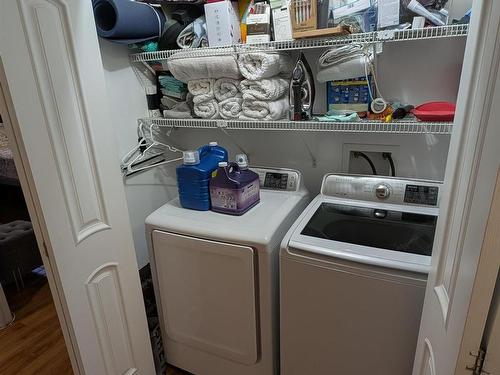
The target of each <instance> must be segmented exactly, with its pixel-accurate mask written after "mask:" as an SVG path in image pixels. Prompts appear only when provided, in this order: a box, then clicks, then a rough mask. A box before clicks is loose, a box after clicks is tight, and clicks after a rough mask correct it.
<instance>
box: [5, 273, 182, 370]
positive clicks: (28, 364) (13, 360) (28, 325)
mask: <svg viewBox="0 0 500 375" xmlns="http://www.w3.org/2000/svg"><path fill="white" fill-rule="evenodd" d="M25 282H26V283H27V286H26V288H25V289H23V290H21V292H17V291H15V290H13V289H12V288H7V290H6V294H7V298H8V300H9V305H10V308H11V310H12V311H13V312H15V314H16V320H15V321H14V324H13V325H11V326H10V327H7V328H6V329H4V330H0V375H35V374H36V375H71V374H73V371H72V369H71V363H70V360H69V357H68V352H67V351H66V344H65V343H64V338H63V335H62V332H61V327H60V325H59V320H58V319H57V314H56V310H55V307H54V304H53V302H52V296H51V294H50V289H49V285H48V284H47V282H46V280H44V279H43V278H42V279H41V278H38V279H36V278H35V279H31V280H26V281H25ZM165 375H191V374H190V373H188V372H186V371H183V370H181V369H178V368H176V367H173V366H168V368H167V372H166V374H165Z"/></svg>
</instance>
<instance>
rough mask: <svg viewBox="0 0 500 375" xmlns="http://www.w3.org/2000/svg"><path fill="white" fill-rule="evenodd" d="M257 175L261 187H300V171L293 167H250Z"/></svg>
mask: <svg viewBox="0 0 500 375" xmlns="http://www.w3.org/2000/svg"><path fill="white" fill-rule="evenodd" d="M250 169H251V170H252V171H254V172H255V173H257V174H258V175H259V180H260V187H261V188H262V189H269V190H280V191H297V190H298V189H299V187H300V183H301V181H300V173H299V172H298V171H295V170H293V169H280V168H260V167H250Z"/></svg>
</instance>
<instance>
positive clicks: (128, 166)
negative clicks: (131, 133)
mask: <svg viewBox="0 0 500 375" xmlns="http://www.w3.org/2000/svg"><path fill="white" fill-rule="evenodd" d="M143 126H144V123H143V122H142V121H140V122H139V128H138V131H137V132H138V135H139V138H140V141H139V142H138V144H137V145H135V146H134V147H133V148H132V149H131V150H130V151H129V152H127V154H125V156H124V157H123V159H122V165H121V167H122V170H123V171H126V175H130V174H131V173H135V172H139V171H143V170H146V169H151V168H153V167H158V166H160V165H163V164H167V163H172V162H176V161H180V160H182V157H177V158H173V159H170V160H163V161H160V162H157V163H153V164H150V165H146V166H143V167H138V168H135V167H134V166H135V165H136V164H138V163H141V162H143V161H146V159H147V160H150V159H152V158H155V157H158V156H160V155H163V151H162V152H158V153H156V154H152V155H151V154H149V155H148V151H149V150H151V149H152V148H154V147H158V146H161V147H163V148H166V149H168V150H169V151H171V152H178V153H182V152H183V151H182V150H179V149H178V148H176V147H173V146H171V145H169V144H166V143H163V142H160V141H159V140H157V139H155V137H154V132H153V126H155V124H150V125H149V137H150V139H151V144H150V145H149V146H148V147H146V149H145V150H144V151H142V152H141V150H140V149H141V147H144V146H146V145H147V144H148V141H147V137H146V134H145V132H144V128H143ZM132 158H133V159H132ZM130 159H132V160H130Z"/></svg>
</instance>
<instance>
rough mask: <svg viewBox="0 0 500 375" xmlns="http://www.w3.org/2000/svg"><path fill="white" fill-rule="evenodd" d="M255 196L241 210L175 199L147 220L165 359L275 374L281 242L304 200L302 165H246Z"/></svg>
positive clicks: (219, 372) (216, 370)
mask: <svg viewBox="0 0 500 375" xmlns="http://www.w3.org/2000/svg"><path fill="white" fill-rule="evenodd" d="M251 169H252V170H254V171H255V172H257V173H258V174H259V178H260V185H261V193H260V194H261V197H260V203H259V204H258V205H257V206H255V207H254V208H252V209H251V210H250V211H248V212H247V213H245V214H244V215H242V216H230V215H224V214H220V213H216V212H212V211H193V210H187V209H184V208H182V207H181V206H180V204H179V201H178V199H175V200H173V201H171V202H169V203H167V204H165V205H164V206H162V207H161V208H159V209H158V210H156V211H155V212H153V213H152V214H151V215H150V216H149V217H148V218H147V219H146V231H147V238H148V241H149V250H150V261H151V267H152V273H153V281H154V286H155V293H156V297H157V305H158V313H159V316H160V326H161V330H162V336H163V342H164V346H165V349H166V357H167V361H168V362H169V363H171V364H173V365H174V366H177V367H180V368H182V369H185V370H187V371H189V372H191V373H193V374H196V375H224V374H228V375H229V374H238V375H275V374H277V373H278V368H279V352H278V338H279V331H278V328H279V327H278V325H279V323H278V318H279V308H278V299H279V288H278V278H279V276H278V261H279V246H280V243H281V240H282V239H283V237H284V235H285V233H286V232H287V230H288V229H289V228H290V226H291V225H292V223H293V222H294V221H295V219H296V218H297V217H298V216H299V215H300V213H301V212H302V211H303V210H304V208H305V207H306V206H307V204H308V202H309V198H308V197H309V196H308V192H307V191H306V190H305V188H304V186H303V183H302V176H301V174H300V172H298V171H296V170H289V169H270V168H251Z"/></svg>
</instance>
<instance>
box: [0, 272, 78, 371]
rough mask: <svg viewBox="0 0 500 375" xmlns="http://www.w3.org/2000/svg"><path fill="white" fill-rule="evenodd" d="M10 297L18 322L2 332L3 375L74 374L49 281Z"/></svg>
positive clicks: (0, 358) (32, 283) (0, 363)
mask: <svg viewBox="0 0 500 375" xmlns="http://www.w3.org/2000/svg"><path fill="white" fill-rule="evenodd" d="M6 294H7V298H8V300H9V305H10V308H11V310H12V311H13V312H15V314H16V319H15V321H14V324H12V325H11V326H10V327H8V328H6V329H4V330H1V331H0V374H2V375H11V374H12V375H14V374H15V375H31V374H37V375H56V374H57V375H65V374H73V371H72V370H71V363H70V360H69V357H68V352H67V351H66V345H65V343H64V338H63V335H62V332H61V327H60V325H59V320H58V319H57V314H56V310H55V307H54V303H53V302H52V296H51V294H50V290H49V286H48V284H47V281H46V280H44V278H42V279H38V280H29V285H28V286H27V287H26V288H25V289H23V290H22V291H21V292H20V293H17V292H13V291H12V290H9V289H7V291H6Z"/></svg>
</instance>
